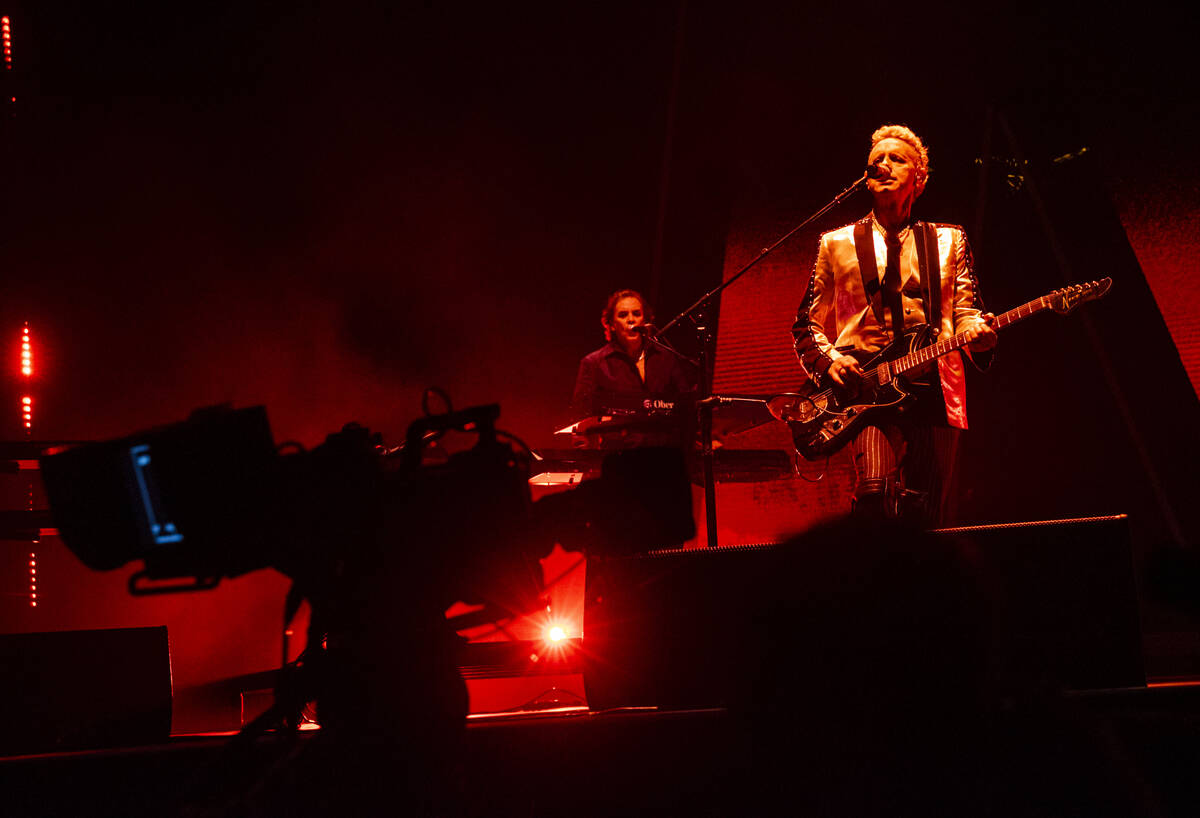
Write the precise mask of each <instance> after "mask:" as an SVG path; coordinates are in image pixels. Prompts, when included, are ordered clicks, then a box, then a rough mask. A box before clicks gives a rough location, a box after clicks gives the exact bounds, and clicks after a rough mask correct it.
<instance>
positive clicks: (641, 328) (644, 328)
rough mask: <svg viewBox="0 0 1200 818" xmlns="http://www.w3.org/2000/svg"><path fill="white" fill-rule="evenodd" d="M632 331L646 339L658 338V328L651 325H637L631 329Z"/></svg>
mask: <svg viewBox="0 0 1200 818" xmlns="http://www.w3.org/2000/svg"><path fill="white" fill-rule="evenodd" d="M633 331H634V332H636V333H637V334H639V335H645V336H646V337H647V338H655V337H657V336H658V327H656V326H654V325H653V324H638V325H637V326H636V327H634V328H633Z"/></svg>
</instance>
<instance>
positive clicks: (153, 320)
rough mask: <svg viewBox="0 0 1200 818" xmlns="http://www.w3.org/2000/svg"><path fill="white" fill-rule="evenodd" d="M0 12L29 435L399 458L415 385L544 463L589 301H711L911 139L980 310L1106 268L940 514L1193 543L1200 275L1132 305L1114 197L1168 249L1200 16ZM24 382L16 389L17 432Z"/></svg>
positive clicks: (976, 443) (998, 395)
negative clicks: (214, 438)
mask: <svg viewBox="0 0 1200 818" xmlns="http://www.w3.org/2000/svg"><path fill="white" fill-rule="evenodd" d="M2 11H3V12H4V13H7V14H9V15H10V16H11V17H12V19H13V51H14V66H15V68H14V70H13V71H12V72H7V73H6V74H5V76H4V77H3V78H0V80H2V81H3V84H4V91H5V98H6V99H9V98H11V97H12V96H15V97H16V100H15V101H12V100H11V99H9V101H8V102H7V103H6V105H5V116H4V118H3V120H2V121H0V140H2V141H0V146H2V150H3V170H2V172H0V178H2V184H3V202H4V212H3V222H2V224H0V264H2V269H3V271H4V276H3V283H4V294H3V299H0V332H2V333H3V334H4V338H3V339H2V340H0V346H3V347H4V348H5V349H8V345H9V342H10V339H11V341H12V344H13V349H14V352H13V353H12V360H13V361H14V366H15V361H16V352H15V344H16V342H17V339H18V335H19V328H20V325H21V322H23V321H29V322H30V324H31V326H32V327H33V332H34V340H35V355H36V366H37V376H36V378H35V383H34V385H33V391H34V394H35V395H36V396H37V403H36V407H37V409H36V416H35V417H36V436H37V437H40V438H43V439H51V438H57V439H96V438H104V437H110V436H115V435H119V434H125V433H128V432H131V431H133V430H135V429H138V428H142V427H145V426H148V425H151V424H155V423H162V422H168V421H173V420H178V419H182V418H183V417H185V416H186V414H187V413H188V412H189V411H190V410H191V409H193V408H195V407H197V406H201V405H206V404H212V403H218V402H223V401H232V402H234V403H235V404H237V405H242V406H244V405H251V404H255V403H263V404H265V405H266V406H267V408H268V410H269V413H270V416H271V419H272V423H273V427H274V430H275V434H276V438H277V439H278V440H284V439H297V440H300V441H301V442H303V443H305V444H309V445H311V444H313V443H316V442H319V441H320V440H321V439H322V438H323V436H324V435H325V434H326V433H328V432H331V431H334V430H336V429H338V428H340V427H341V425H342V424H343V423H345V422H347V421H351V420H356V421H359V422H362V423H364V424H366V425H368V426H370V427H372V428H374V429H377V430H379V431H381V432H383V433H384V435H385V437H386V438H387V439H389V440H390V441H392V442H396V441H398V440H399V439H400V437H401V435H402V433H403V430H404V428H405V427H406V426H407V424H408V422H410V421H411V420H412V419H414V418H415V417H417V416H418V415H419V412H420V409H419V401H420V395H421V393H422V391H423V390H424V389H425V388H426V387H428V386H438V387H441V388H443V389H445V390H446V391H447V392H448V393H449V394H450V395H451V396H452V397H453V400H454V402H455V404H456V406H460V407H461V406H466V405H470V404H475V403H483V402H492V401H498V402H500V403H501V404H502V407H503V416H502V425H503V426H505V427H507V428H509V429H511V430H512V431H514V432H516V433H518V434H519V435H521V436H522V437H523V438H525V439H526V440H528V441H529V442H530V443H531V444H533V445H535V446H545V445H551V444H552V443H553V440H554V439H553V437H552V435H551V434H550V433H551V430H552V429H553V428H555V424H556V423H558V422H559V421H560V420H562V419H564V409H565V405H566V403H567V401H568V399H569V396H570V392H571V387H572V384H573V380H574V375H575V369H576V366H577V364H578V361H579V359H580V357H582V356H583V355H584V354H585V353H587V352H588V351H590V350H591V349H594V348H595V347H597V346H599V345H600V344H601V343H602V335H601V332H600V326H599V313H600V309H601V306H602V304H603V302H604V299H605V297H606V295H607V294H608V293H609V292H611V291H612V290H614V289H616V288H618V287H626V286H632V287H635V288H638V289H641V290H643V291H644V292H646V293H647V295H648V296H649V297H650V299H651V300H652V301H653V302H655V305H656V306H657V309H658V312H659V314H660V317H661V318H662V319H667V318H670V317H671V316H673V315H675V314H676V313H677V312H678V311H679V310H681V309H682V308H684V307H685V306H687V305H688V304H689V303H690V302H691V301H692V300H694V299H695V298H696V297H698V296H699V295H700V294H701V293H703V292H704V291H705V290H707V289H709V288H711V287H713V286H715V285H716V284H717V283H719V282H720V280H721V275H722V269H723V267H724V266H725V265H726V263H727V260H726V258H725V254H726V246H727V239H728V237H729V236H730V235H731V232H732V231H736V230H739V229H740V230H745V229H748V226H749V227H750V228H752V227H753V226H754V225H756V224H759V225H761V224H774V223H780V224H783V225H789V226H790V224H791V223H795V222H798V221H800V220H801V219H802V218H803V217H804V216H806V215H807V214H808V213H810V212H811V211H813V210H816V209H817V208H818V207H819V206H820V205H822V204H823V203H824V202H825V201H827V200H828V199H829V198H831V197H832V196H833V195H834V194H835V193H837V192H838V191H840V190H841V189H842V188H844V187H845V186H846V185H848V184H849V183H850V182H852V181H853V180H854V179H855V178H857V176H858V175H859V174H861V169H862V166H863V160H864V157H865V155H866V153H867V147H868V146H867V136H868V135H869V134H870V132H871V131H872V130H873V129H874V128H875V127H877V126H878V125H880V124H882V123H884V122H889V121H900V122H905V123H908V124H910V125H911V126H912V127H913V128H914V129H915V130H917V132H918V133H920V134H922V136H923V137H924V138H925V139H926V141H927V143H928V144H929V145H930V146H931V149H932V159H933V177H932V181H931V183H930V187H929V189H928V192H927V194H926V195H925V197H923V199H922V201H921V203H920V213H919V215H921V216H923V217H925V218H930V219H933V220H937V221H946V222H955V223H959V224H963V225H965V226H966V227H967V228H968V230H970V231H971V234H972V238H973V242H974V244H975V250H976V255H977V259H978V262H979V270H980V274H981V276H982V277H983V281H984V292H985V295H986V297H987V299H988V305H989V307H991V308H993V309H996V310H1001V309H1006V308H1008V307H1011V306H1014V305H1016V304H1019V303H1022V302H1024V301H1026V300H1028V299H1030V298H1033V297H1036V296H1037V295H1040V294H1041V293H1042V292H1045V291H1046V290H1048V289H1052V288H1055V287H1060V286H1063V285H1064V284H1066V283H1068V282H1069V281H1075V280H1088V279H1093V278H1099V277H1101V276H1103V275H1112V276H1113V277H1114V278H1115V279H1116V280H1117V285H1116V287H1115V288H1114V292H1113V294H1112V295H1111V296H1109V298H1107V299H1106V300H1105V301H1103V302H1100V303H1098V304H1095V305H1088V307H1085V308H1084V310H1085V311H1086V312H1081V313H1078V314H1077V315H1078V316H1079V317H1078V318H1074V317H1073V318H1072V319H1070V320H1071V321H1072V322H1073V323H1071V324H1069V325H1064V324H1061V323H1055V322H1049V321H1047V322H1043V323H1041V324H1036V325H1035V324H1032V323H1031V324H1030V325H1029V327H1028V328H1027V329H1026V330H1014V331H1013V335H1012V336H1011V340H1010V339H1009V337H1007V336H1006V338H1005V339H1004V340H1003V341H1002V348H1001V350H1000V355H999V358H998V360H997V365H996V367H995V369H994V370H993V372H992V373H990V374H989V375H988V376H985V377H984V378H974V379H973V383H972V427H973V431H972V433H971V434H970V435H969V436H968V443H967V450H966V451H965V452H964V454H965V458H964V474H963V477H962V486H963V492H962V494H963V496H962V499H961V505H960V510H959V512H960V517H961V518H962V519H961V521H962V522H994V521H1000V520H1009V519H1036V518H1047V517H1064V516H1073V515H1085V514H1109V513H1115V512H1129V513H1131V514H1132V515H1134V517H1135V522H1136V532H1137V534H1138V536H1139V538H1140V541H1141V542H1143V543H1144V544H1147V546H1148V547H1157V546H1159V545H1163V544H1173V545H1184V546H1188V545H1192V544H1194V543H1195V532H1196V514H1197V510H1196V508H1195V506H1196V504H1195V502H1194V496H1195V489H1196V487H1197V486H1196V477H1195V468H1194V466H1193V464H1194V463H1195V462H1196V455H1197V454H1198V453H1197V451H1196V448H1197V443H1196V438H1197V435H1196V434H1195V428H1194V424H1195V421H1196V409H1197V404H1196V393H1195V390H1194V389H1193V387H1192V385H1191V382H1190V381H1189V380H1188V374H1187V370H1186V369H1185V367H1184V364H1183V362H1182V361H1181V358H1180V353H1179V349H1178V348H1177V346H1176V343H1179V344H1180V345H1181V346H1182V345H1184V344H1185V342H1186V343H1187V344H1191V346H1190V347H1187V348H1189V349H1194V348H1195V339H1180V338H1176V339H1175V342H1176V343H1173V342H1172V338H1171V336H1170V334H1169V333H1168V330H1167V327H1166V325H1165V324H1164V322H1163V319H1162V317H1161V315H1160V314H1159V310H1158V307H1157V305H1156V301H1155V297H1157V299H1158V302H1160V303H1161V302H1163V301H1164V299H1165V300H1167V301H1170V302H1175V303H1178V302H1179V301H1180V300H1183V301H1185V302H1186V301H1189V300H1190V301H1194V300H1195V297H1196V295H1197V292H1198V290H1197V285H1196V284H1195V275H1194V273H1195V266H1196V265H1195V261H1194V258H1191V257H1185V258H1183V259H1182V260H1181V261H1179V262H1178V265H1177V268H1175V269H1173V270H1172V271H1171V273H1172V275H1171V277H1170V281H1171V282H1172V284H1171V287H1172V288H1173V289H1167V290H1155V291H1154V292H1153V293H1152V291H1151V289H1150V286H1149V285H1148V283H1147V280H1146V278H1145V277H1144V276H1143V271H1142V269H1141V268H1140V266H1139V264H1138V259H1137V257H1136V256H1135V254H1134V251H1133V249H1132V248H1131V246H1130V243H1129V241H1128V239H1127V235H1126V234H1127V230H1128V229H1130V224H1129V223H1128V221H1127V220H1126V221H1125V222H1123V221H1122V218H1126V217H1125V216H1124V215H1123V214H1124V213H1125V211H1122V210H1121V208H1120V207H1119V206H1118V205H1119V203H1120V202H1130V201H1134V202H1139V203H1142V204H1145V203H1147V202H1149V203H1153V205H1152V206H1150V207H1149V210H1146V209H1145V208H1143V210H1142V211H1139V212H1154V213H1159V214H1162V213H1167V214H1172V213H1174V214H1178V215H1179V219H1177V220H1175V221H1171V220H1170V219H1168V220H1167V222H1166V223H1167V224H1168V225H1171V224H1174V225H1180V224H1186V223H1188V222H1187V220H1188V219H1192V220H1193V221H1194V219H1195V214H1196V212H1197V210H1198V209H1200V204H1198V202H1197V193H1196V191H1197V189H1198V188H1200V171H1198V170H1197V165H1196V125H1197V123H1198V122H1200V117H1198V116H1197V106H1196V102H1195V93H1194V86H1195V82H1194V78H1193V69H1194V66H1193V64H1192V63H1193V60H1192V56H1191V53H1192V45H1191V40H1192V37H1193V33H1194V31H1195V28H1196V26H1195V23H1196V22H1197V21H1196V12H1195V11H1194V10H1189V11H1186V12H1178V11H1169V10H1168V6H1167V5H1166V4H1165V3H1164V4H1159V3H1143V4H1138V5H1137V6H1136V7H1127V8H1124V9H1121V10H1106V9H1102V8H1100V7H1098V6H1096V5H1094V4H1084V3H1070V4H1060V5H1055V6H1054V7H1052V8H1051V7H1048V6H1043V5H1035V4H1029V5H1017V6H1011V5H1005V6H1003V7H1000V6H991V7H979V6H974V5H972V4H964V3H932V4H930V3H924V4H911V3H891V4H884V3H865V4H853V5H846V4H820V5H817V4H801V3H791V4H733V3H715V2H714V3H702V2H690V3H683V2H680V3H674V2H671V3H605V4H602V5H593V4H573V3H567V4H558V5H549V4H520V3H518V4H409V3H322V2H312V3H282V2H279V3H270V2H237V3H234V2H221V1H220V0H218V1H216V2H208V3H193V2H175V3H170V4H135V3H115V2H114V3H102V2H37V3H34V2H29V0H25V2H10V3H9V4H8V5H7V6H4V7H3V9H2ZM1083 149H1086V150H1083ZM1068 155H1069V156H1070V157H1072V158H1067V159H1063V157H1067V156H1068ZM1056 159H1057V160H1059V161H1055V160H1056ZM977 160H983V161H982V163H981V162H980V161H977ZM867 206H868V205H867V203H866V202H865V201H864V200H862V199H857V200H854V201H852V202H850V203H848V204H847V205H845V206H843V208H842V209H840V210H839V211H838V212H836V213H834V214H831V215H830V217H829V218H828V219H827V220H826V221H825V222H824V223H823V224H821V225H818V226H815V227H814V230H813V231H810V232H806V233H804V234H802V235H801V236H799V237H797V239H796V241H799V242H807V243H808V244H809V245H813V246H815V237H816V231H817V230H818V229H821V228H829V227H832V226H835V225H836V224H838V223H842V222H845V221H848V220H850V219H852V218H857V217H858V216H860V215H861V214H862V213H863V212H864V211H865V210H866V209H867ZM1180 219H1182V221H1181V220H1180ZM1156 224H1157V222H1156ZM1135 226H1136V225H1135ZM1144 226H1145V225H1142V227H1144ZM1175 229H1176V232H1175V233H1173V234H1172V233H1171V232H1170V231H1167V232H1166V233H1165V234H1164V235H1163V237H1162V241H1163V242H1166V243H1169V242H1172V241H1176V240H1179V239H1182V238H1183V237H1184V235H1183V233H1182V230H1183V228H1181V227H1176V228H1175ZM728 261H729V262H737V261H740V259H730V260H728ZM797 274H798V275H806V274H807V270H800V271H798V273H797ZM739 286H747V287H752V286H754V281H753V278H752V277H748V278H747V279H746V280H745V281H744V282H743V283H742V284H741V285H739ZM784 308H785V309H789V310H790V309H794V305H790V304H789V305H784ZM659 323H660V324H661V323H665V320H660V322H659ZM1066 326H1069V327H1070V330H1069V331H1064V327H1066ZM674 340H676V342H677V343H678V344H679V345H680V346H681V347H682V348H683V349H685V350H686V351H693V350H694V346H692V345H691V341H690V339H688V338H687V337H686V335H684V336H682V337H677V338H675V339H674ZM789 343H790V339H788V338H786V337H780V338H774V337H772V338H764V344H771V345H779V344H784V345H786V344H789ZM6 354H7V353H6ZM717 365H718V366H720V362H719V361H718V364H717ZM6 371H7V370H6ZM19 388H20V387H19V385H17V383H16V381H15V376H11V375H10V376H6V378H5V386H4V389H5V396H4V400H5V401H6V405H11V406H13V411H12V416H13V417H12V418H11V419H6V422H7V423H9V424H10V425H9V426H8V427H7V428H10V429H11V430H12V431H13V433H16V431H17V429H16V420H17V410H16V406H17V404H16V390H17V389H19Z"/></svg>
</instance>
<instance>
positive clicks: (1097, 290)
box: [1046, 278, 1112, 315]
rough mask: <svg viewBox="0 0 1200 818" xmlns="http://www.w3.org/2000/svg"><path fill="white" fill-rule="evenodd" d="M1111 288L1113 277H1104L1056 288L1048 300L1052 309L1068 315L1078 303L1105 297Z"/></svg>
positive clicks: (1048, 296) (1047, 297)
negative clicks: (1059, 288)
mask: <svg viewBox="0 0 1200 818" xmlns="http://www.w3.org/2000/svg"><path fill="white" fill-rule="evenodd" d="M1111 288H1112V279H1111V278H1102V279H1100V280H1099V281H1089V282H1088V283H1087V284H1073V285H1071V286H1070V287H1063V288H1062V289H1061V290H1055V291H1054V292H1052V293H1050V294H1049V295H1047V296H1046V300H1047V301H1048V302H1049V304H1050V308H1051V309H1052V310H1054V311H1055V312H1057V313H1062V314H1063V315H1066V314H1067V313H1069V312H1070V311H1071V310H1073V309H1075V307H1076V305H1078V304H1082V303H1083V302H1084V301H1094V300H1095V299H1097V298H1103V297H1104V296H1105V295H1107V294H1108V291H1109V289H1111Z"/></svg>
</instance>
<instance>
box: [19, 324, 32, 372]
mask: <svg viewBox="0 0 1200 818" xmlns="http://www.w3.org/2000/svg"><path fill="white" fill-rule="evenodd" d="M29 338H30V336H29V322H28V321H26V322H25V328H24V329H23V330H22V331H21V374H22V375H24V376H25V377H26V378H31V377H33V342H32V341H30V340H29Z"/></svg>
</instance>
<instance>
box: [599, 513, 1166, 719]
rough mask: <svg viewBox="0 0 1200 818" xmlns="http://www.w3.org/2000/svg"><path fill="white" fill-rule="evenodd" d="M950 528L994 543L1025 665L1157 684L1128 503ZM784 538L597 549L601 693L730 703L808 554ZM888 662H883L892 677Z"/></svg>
mask: <svg viewBox="0 0 1200 818" xmlns="http://www.w3.org/2000/svg"><path fill="white" fill-rule="evenodd" d="M941 534H942V535H943V536H957V537H964V538H966V539H968V540H970V541H972V542H974V543H975V544H976V546H977V547H978V550H979V551H980V552H981V555H982V558H983V559H982V564H983V570H984V571H985V573H986V574H987V575H988V576H989V577H990V578H991V579H992V581H993V582H992V584H993V585H994V586H995V588H996V589H997V591H998V593H999V596H1000V606H1001V609H1002V610H1003V611H1004V613H1005V620H1004V621H1005V632H1006V641H1007V642H1008V643H1009V644H1006V645H1005V647H1006V648H1008V649H1012V650H1014V651H1015V659H1014V661H1016V662H1018V663H1019V664H1022V665H1024V667H1023V668H1021V669H1022V670H1023V671H1026V672H1028V673H1031V674H1033V675H1040V676H1043V677H1047V678H1052V679H1054V680H1057V681H1058V682H1061V683H1063V684H1065V685H1066V686H1068V687H1070V688H1073V689H1097V688H1117V687H1135V686H1140V685H1144V684H1145V676H1144V671H1143V665H1142V649H1141V632H1140V623H1139V617H1138V608H1137V594H1136V588H1135V583H1134V575H1133V564H1132V562H1133V560H1132V553H1131V545H1130V538H1129V528H1128V520H1127V519H1126V518H1125V517H1124V516H1118V517H1106V518H1089V519H1076V520H1053V521H1045V522H1034V523H1016V524H1009V525H999V526H982V527H976V528H965V529H954V530H946V531H944V532H941ZM784 551H785V549H783V548H781V547H779V546H769V545H768V546H747V547H733V548H716V549H704V548H701V549H695V550H686V551H685V550H680V551H669V552H658V553H651V554H646V555H638V556H633V557H622V558H613V559H589V561H588V569H587V589H586V609H585V621H584V640H583V657H584V658H583V674H584V685H585V689H586V692H587V697H588V705H589V707H591V708H592V709H593V710H607V709H611V708H615V707H639V706H656V707H660V708H664V709H680V708H704V707H723V706H726V705H727V704H728V702H729V700H730V696H731V695H733V693H734V691H735V690H737V688H738V682H739V679H738V674H739V673H744V672H746V668H747V667H752V666H754V661H753V659H754V657H750V656H745V655H743V646H744V645H745V644H746V643H747V641H748V640H747V638H746V636H747V633H748V632H749V631H748V629H750V628H753V627H755V625H754V624H753V622H754V618H755V616H756V615H757V613H758V612H759V611H760V609H761V607H762V605H763V599H762V593H761V589H762V587H763V586H764V585H765V584H768V581H769V580H771V579H772V578H777V575H778V573H779V572H780V571H795V570H802V569H803V561H804V560H803V557H802V556H800V557H799V558H796V557H795V555H793V556H792V557H791V558H788V559H785V558H784V554H783V552H784ZM797 566H799V567H797ZM772 584H776V586H777V583H772ZM795 649H796V650H797V651H804V650H805V646H804V645H796V646H795ZM914 661H920V659H919V657H914ZM814 664H815V663H814ZM812 670H813V673H816V674H819V673H821V672H822V671H821V668H820V667H818V666H814V667H813V669H812ZM887 675H888V668H885V667H881V668H879V679H880V684H886V683H887Z"/></svg>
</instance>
